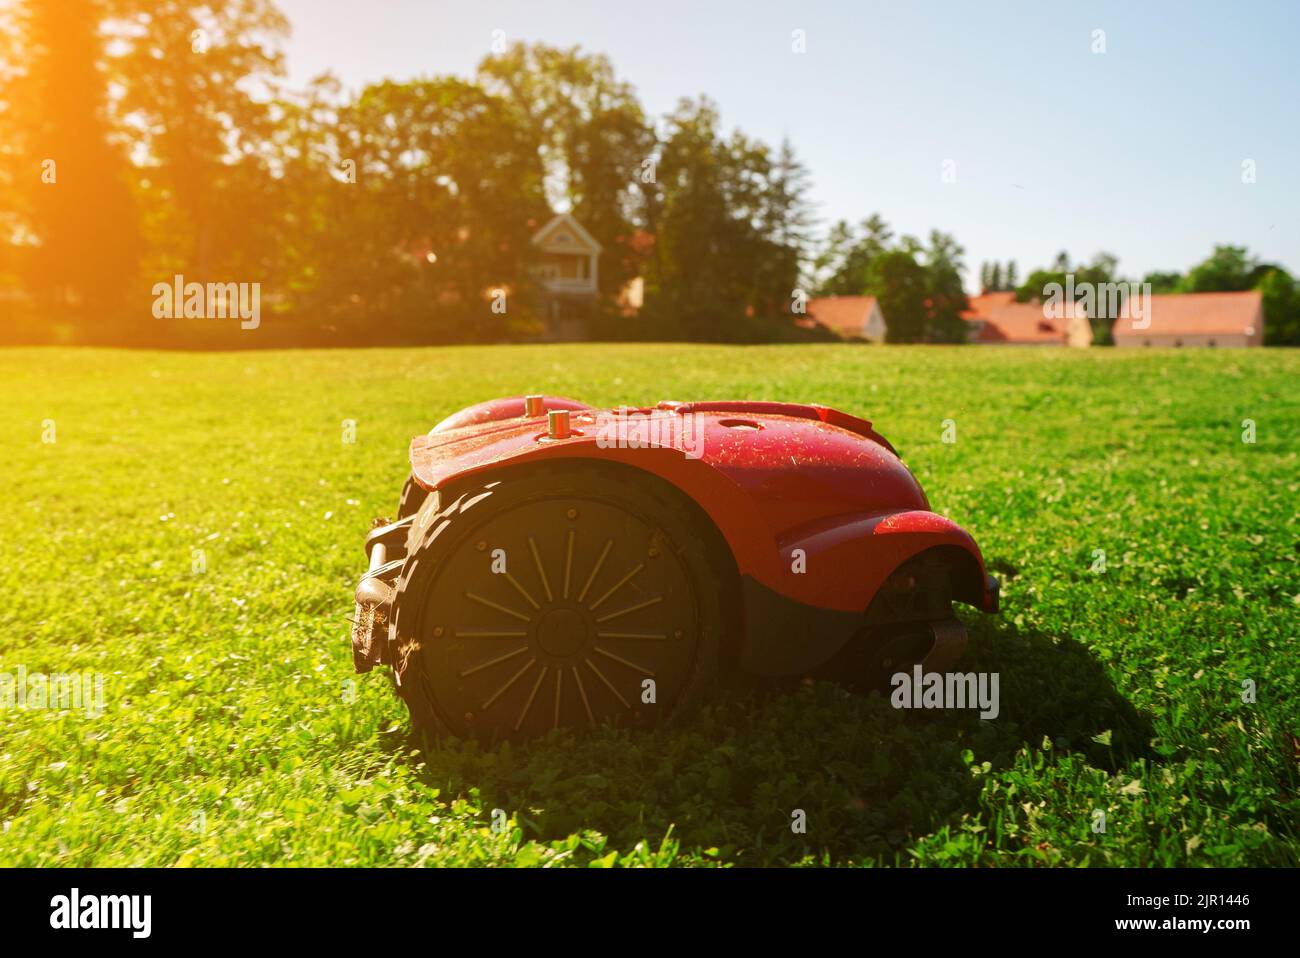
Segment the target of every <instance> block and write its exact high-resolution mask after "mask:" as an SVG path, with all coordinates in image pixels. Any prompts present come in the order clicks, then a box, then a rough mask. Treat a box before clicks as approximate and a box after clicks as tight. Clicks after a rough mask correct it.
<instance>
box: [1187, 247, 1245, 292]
mask: <svg viewBox="0 0 1300 958" xmlns="http://www.w3.org/2000/svg"><path fill="white" fill-rule="evenodd" d="M1258 266H1259V261H1258V260H1256V259H1255V258H1254V257H1252V256H1251V255H1250V254H1249V253H1247V251H1246V248H1245V247H1244V246H1216V247H1214V252H1213V253H1211V254H1210V256H1209V257H1208V258H1207V259H1206V260H1204V261H1203V262H1200V263H1197V264H1196V265H1195V266H1193V267H1192V268H1191V269H1190V270H1188V271H1187V276H1186V277H1184V279H1183V282H1182V287H1181V292H1184V293H1228V292H1238V291H1241V290H1248V289H1251V288H1253V287H1254V285H1255V283H1256V282H1257V281H1258V276H1257V274H1255V270H1256V268H1257V267H1258Z"/></svg>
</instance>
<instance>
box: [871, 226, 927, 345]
mask: <svg viewBox="0 0 1300 958" xmlns="http://www.w3.org/2000/svg"><path fill="white" fill-rule="evenodd" d="M927 285H928V284H927V277H926V273H925V270H924V269H922V268H921V267H920V266H919V265H918V264H917V262H916V260H915V259H914V258H913V257H912V255H911V254H910V253H908V252H905V251H904V250H897V249H896V250H889V251H887V252H884V253H881V254H879V255H878V256H875V257H873V258H872V260H871V265H870V267H869V268H868V270H867V292H869V293H871V294H872V295H874V296H875V297H876V298H877V300H878V301H879V303H880V311H881V312H882V313H884V315H885V324H886V331H885V339H886V342H890V343H919V342H923V341H924V339H925V335H926V321H927V316H926V297H927V293H928V289H927Z"/></svg>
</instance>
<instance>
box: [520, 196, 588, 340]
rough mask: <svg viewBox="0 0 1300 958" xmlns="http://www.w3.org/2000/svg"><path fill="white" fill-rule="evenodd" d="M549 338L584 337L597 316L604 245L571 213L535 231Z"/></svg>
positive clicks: (534, 240) (551, 220)
mask: <svg viewBox="0 0 1300 958" xmlns="http://www.w3.org/2000/svg"><path fill="white" fill-rule="evenodd" d="M532 243H533V245H534V246H536V247H537V249H538V251H539V255H538V267H537V278H538V281H539V283H540V285H541V288H542V299H543V301H542V308H543V310H544V316H545V322H546V332H545V336H546V338H547V339H582V338H584V337H585V336H586V335H587V332H588V328H589V326H590V323H591V320H592V319H593V318H594V317H595V315H596V310H597V305H598V299H599V289H600V287H599V284H598V281H597V280H598V276H599V273H598V270H599V266H600V253H601V245H600V243H598V242H596V239H595V237H593V236H592V235H591V234H590V233H588V232H587V231H586V230H585V229H583V227H582V224H581V223H579V222H578V221H577V220H576V219H574V218H573V217H572V216H571V215H569V214H568V213H557V214H556V215H555V216H553V217H551V219H550V221H548V222H547V223H546V225H544V226H543V227H542V228H541V229H539V230H538V231H537V232H536V233H534V234H533V238H532Z"/></svg>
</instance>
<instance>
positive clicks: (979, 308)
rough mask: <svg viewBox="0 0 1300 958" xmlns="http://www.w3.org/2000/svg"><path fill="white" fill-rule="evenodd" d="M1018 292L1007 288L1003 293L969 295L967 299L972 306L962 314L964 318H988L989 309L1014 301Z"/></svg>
mask: <svg viewBox="0 0 1300 958" xmlns="http://www.w3.org/2000/svg"><path fill="white" fill-rule="evenodd" d="M1015 298H1016V294H1015V292H1014V291H1013V290H1007V291H1006V292H1001V293H980V294H979V295H978V296H968V297H967V301H968V302H969V303H970V308H969V309H967V310H966V311H965V312H964V313H962V314H961V318H962V319H987V318H988V314H989V311H990V310H991V309H993V308H994V307H995V306H1005V305H1007V304H1008V303H1010V302H1013V301H1014V300H1015Z"/></svg>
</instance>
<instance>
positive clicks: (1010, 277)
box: [1003, 260, 1016, 290]
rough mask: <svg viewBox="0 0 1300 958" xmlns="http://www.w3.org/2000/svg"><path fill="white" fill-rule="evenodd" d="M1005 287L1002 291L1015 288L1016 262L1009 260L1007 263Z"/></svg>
mask: <svg viewBox="0 0 1300 958" xmlns="http://www.w3.org/2000/svg"><path fill="white" fill-rule="evenodd" d="M1005 283H1006V285H1005V286H1004V287H1003V289H1007V290H1012V289H1015V288H1016V261H1015V260H1011V261H1010V262H1008V263H1007V276H1006V280H1005Z"/></svg>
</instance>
